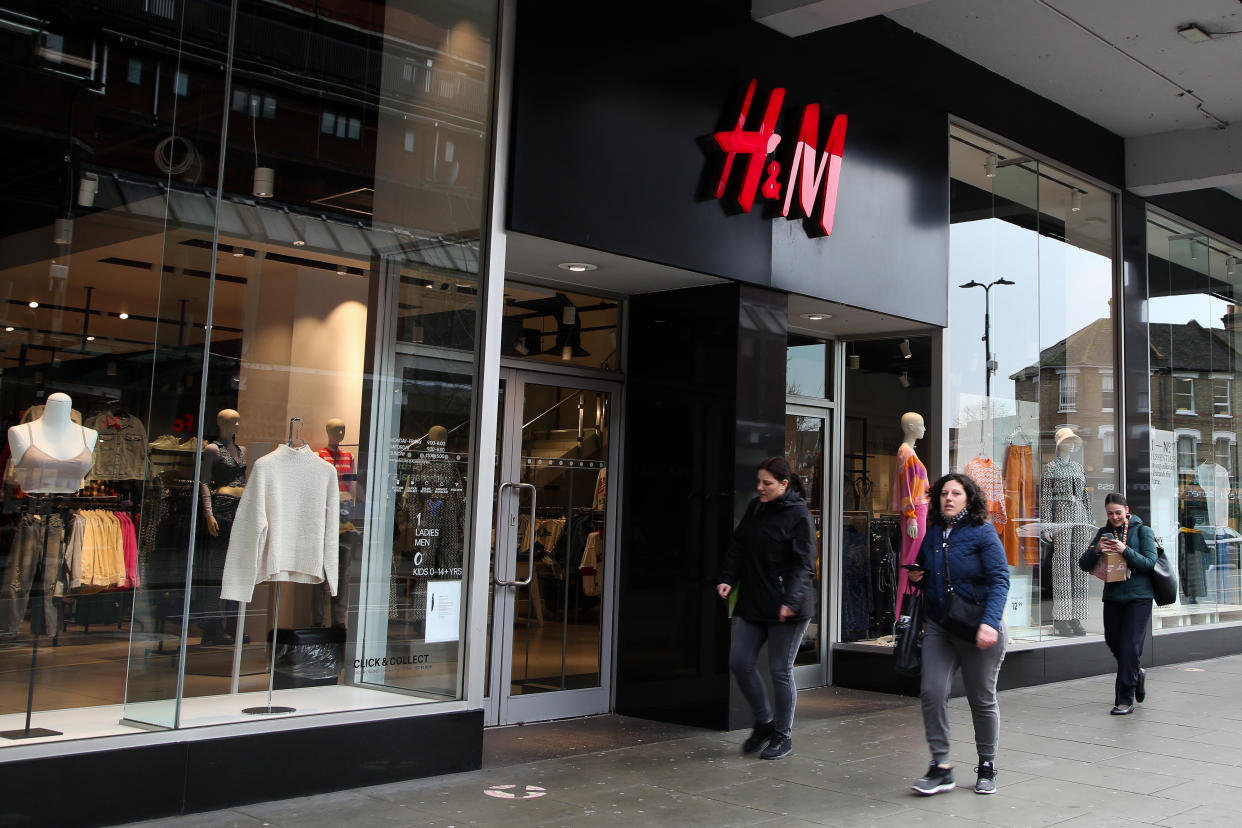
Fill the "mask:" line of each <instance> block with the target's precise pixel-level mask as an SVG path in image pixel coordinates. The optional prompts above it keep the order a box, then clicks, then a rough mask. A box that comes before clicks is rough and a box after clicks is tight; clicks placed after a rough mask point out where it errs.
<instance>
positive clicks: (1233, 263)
mask: <svg viewBox="0 0 1242 828" xmlns="http://www.w3.org/2000/svg"><path fill="white" fill-rule="evenodd" d="M1237 269H1238V257H1237V256H1226V257H1225V275H1226V276H1232V275H1234V271H1235V270H1237Z"/></svg>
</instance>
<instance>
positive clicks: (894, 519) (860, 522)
mask: <svg viewBox="0 0 1242 828" xmlns="http://www.w3.org/2000/svg"><path fill="white" fill-rule="evenodd" d="M848 348H849V350H850V352H851V354H852V355H856V356H857V357H858V359H857V360H856V361H851V362H847V366H848V367H847V369H846V371H845V372H844V379H845V389H844V400H845V411H844V417H843V423H844V435H843V445H844V467H843V475H844V479H843V480H842V492H843V497H842V503H843V506H844V509H843V512H842V520H841V532H842V537H841V635H840V640H841V641H842V642H844V643H856V644H866V645H878V646H882V647H891V646H892V644H893V625H894V623H895V622H896V620H897V617H898V612H899V611H900V603H901V596H902V595H904V594H905V592H906V591H907V584H908V575H907V571H906V570H905V569H902V568H901V564H903V563H913V562H914V558H915V556H916V555H918V550H919V546H920V545H921V544H922V539H923V536H924V534H925V533H926V528H927V527H926V522H927V509H928V505H929V501H928V488H929V487H928V476H929V473H928V469H927V466H926V465H925V464H924V461H923V459H922V456H924V455H927V454H928V451H927V447H928V445H929V444H930V441H931V440H932V439H933V432H934V430H935V424H934V421H931V422H928V421H927V420H925V418H924V416H923V414H922V413H921V412H923V411H931V410H933V409H932V407H931V376H932V371H931V350H932V349H931V340H930V338H928V337H915V336H912V337H902V338H900V339H875V340H855V341H851V342H849V343H848ZM907 349H908V350H909V353H910V357H908V358H907V357H906V356H905V354H906V352H907ZM903 412H904V413H903Z"/></svg>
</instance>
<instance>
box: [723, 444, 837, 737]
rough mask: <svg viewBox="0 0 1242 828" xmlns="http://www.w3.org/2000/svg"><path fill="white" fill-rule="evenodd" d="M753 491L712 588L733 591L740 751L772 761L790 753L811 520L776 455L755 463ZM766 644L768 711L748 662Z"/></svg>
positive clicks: (810, 599)
mask: <svg viewBox="0 0 1242 828" xmlns="http://www.w3.org/2000/svg"><path fill="white" fill-rule="evenodd" d="M756 488H757V489H758V492H759V494H758V496H757V497H756V498H755V499H753V500H752V501H751V502H750V504H749V505H748V506H747V507H746V513H745V514H744V515H743V516H742V520H741V522H739V523H738V525H737V528H736V529H734V531H733V540H732V541H731V542H730V544H729V549H728V552H727V553H726V554H725V559H724V566H723V567H722V568H721V570H720V578H719V583H718V584H717V586H716V592H717V594H719V595H720V597H721V598H725V599H728V597H729V594H730V593H731V592H732V591H733V590H734V589H736V590H737V591H738V594H737V605H736V607H735V608H734V611H733V642H732V646H731V647H730V650H729V667H730V669H731V670H732V671H733V675H734V676H736V677H737V683H738V685H739V686H740V687H741V688H742V693H743V694H744V695H745V696H746V700H747V701H748V702H749V703H750V707H751V710H752V711H753V713H754V716H755V727H754V730H752V731H751V734H750V736H749V737H748V738H747V739H746V741H745V742H744V743H743V744H742V752H743V753H754V752H755V751H756V750H759V748H760V747H763V745H764V743H765V742H766V743H767V747H764V749H763V752H762V753H761V754H760V756H762V757H763V758H764V759H780V758H781V757H784V756H788V755H789V754H790V753H792V752H793V738H792V736H791V735H790V731H791V728H792V727H793V715H794V703H795V701H796V700H797V697H798V691H797V689H796V688H795V687H794V682H793V664H794V657H795V656H797V654H798V646H799V645H800V644H801V643H802V635H803V633H805V632H806V628H807V625H808V624H809V623H810V621H811V616H812V615H813V614H814V611H815V602H816V597H817V596H816V595H815V589H814V586H813V584H814V577H815V557H816V555H815V551H816V546H817V543H816V539H815V523H814V521H813V520H812V519H811V513H810V511H809V510H808V509H807V507H806V500H805V492H804V490H803V488H802V481H800V480H799V479H798V476H797V475H796V474H794V473H793V472H792V471H791V470H790V468H789V464H788V463H787V462H785V459H784V458H783V457H769V458H768V459H767V460H764V461H763V462H762V463H760V464H759V469H758V473H757V480H756ZM765 641H766V642H767V643H768V667H769V668H770V669H771V673H772V691H773V693H772V695H773V697H774V704H775V710H773V706H772V705H771V704H769V702H768V694H767V692H766V690H765V689H764V686H763V681H762V680H761V679H760V678H759V674H758V673H757V672H756V670H755V660H756V659H757V658H758V656H759V650H760V648H761V647H762V646H763V643H764V642H765Z"/></svg>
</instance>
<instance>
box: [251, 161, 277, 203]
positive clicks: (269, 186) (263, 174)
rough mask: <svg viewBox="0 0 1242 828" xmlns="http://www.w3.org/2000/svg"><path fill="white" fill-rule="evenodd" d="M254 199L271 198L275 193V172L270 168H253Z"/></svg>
mask: <svg viewBox="0 0 1242 828" xmlns="http://www.w3.org/2000/svg"><path fill="white" fill-rule="evenodd" d="M253 192H254V196H255V198H271V197H272V196H273V195H275V193H276V171H275V170H274V169H272V168H271V167H255V168H254V189H253Z"/></svg>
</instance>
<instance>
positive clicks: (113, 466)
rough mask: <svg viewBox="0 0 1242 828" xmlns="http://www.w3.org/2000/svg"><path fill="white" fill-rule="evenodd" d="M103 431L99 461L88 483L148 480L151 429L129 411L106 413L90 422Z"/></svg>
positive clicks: (97, 451)
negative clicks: (148, 452) (96, 481)
mask: <svg viewBox="0 0 1242 828" xmlns="http://www.w3.org/2000/svg"><path fill="white" fill-rule="evenodd" d="M86 427H87V428H93V429H95V430H96V431H98V432H99V440H98V441H97V442H96V443H95V462H94V464H93V465H92V466H91V470H90V474H88V475H87V479H88V480H144V479H146V478H147V477H149V474H148V472H149V470H150V469H149V467H148V465H147V429H146V427H145V426H144V425H143V424H142V420H139V419H138V418H137V417H135V416H133V415H131V414H129V413H127V412H125V411H120V410H116V411H104V412H103V413H101V414H97V415H96V416H94V417H92V418H91V419H89V420H87V422H86Z"/></svg>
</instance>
